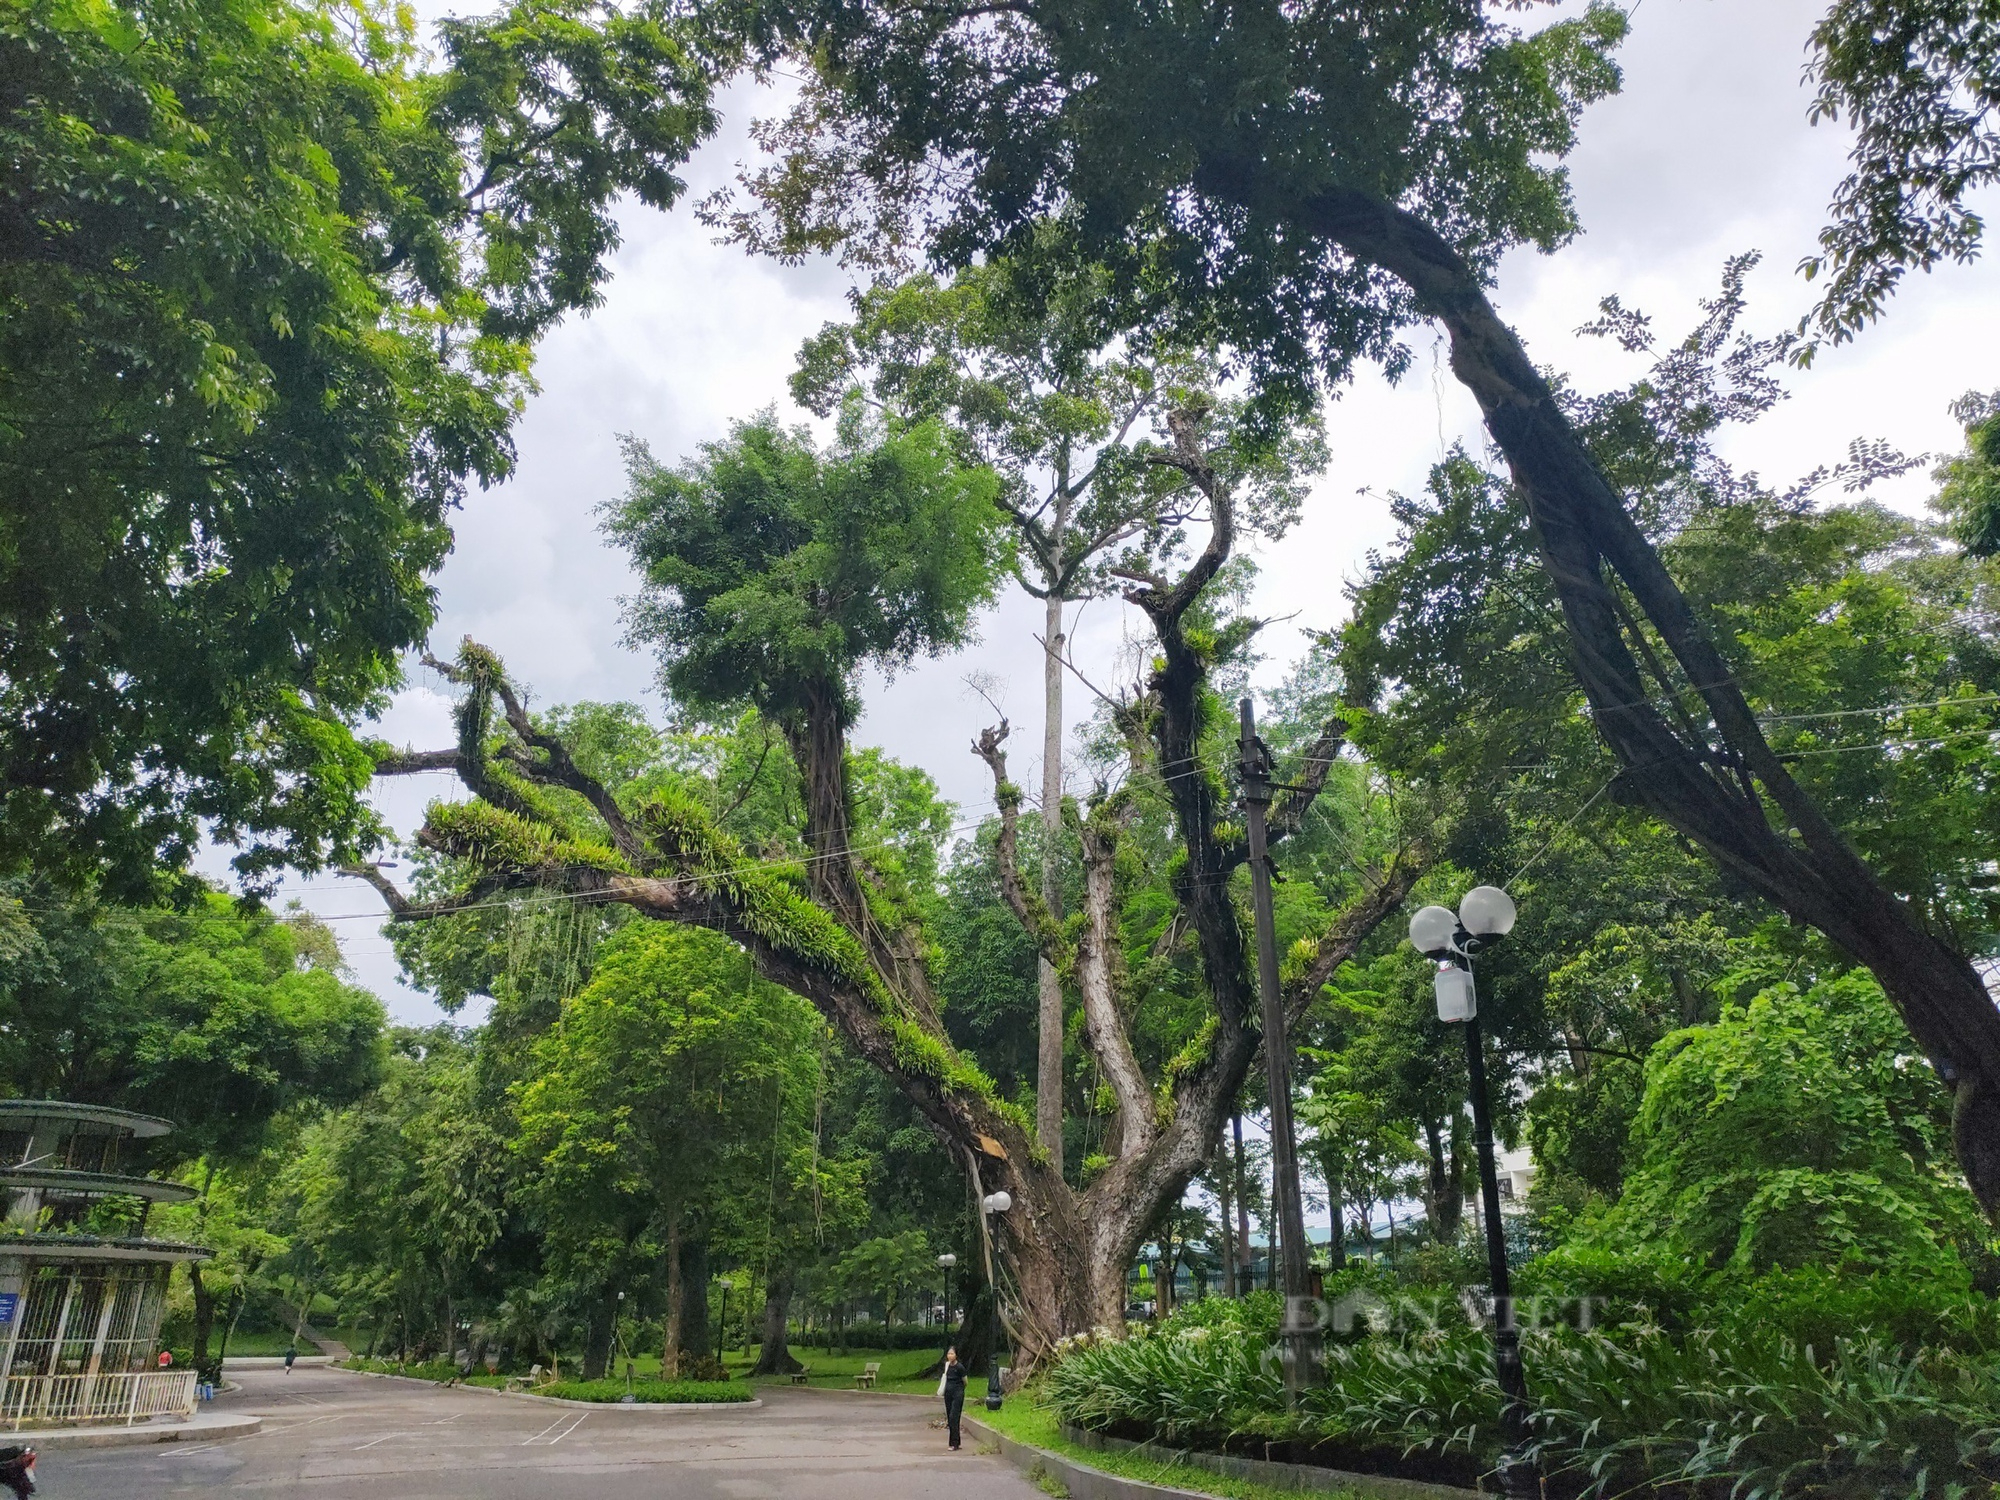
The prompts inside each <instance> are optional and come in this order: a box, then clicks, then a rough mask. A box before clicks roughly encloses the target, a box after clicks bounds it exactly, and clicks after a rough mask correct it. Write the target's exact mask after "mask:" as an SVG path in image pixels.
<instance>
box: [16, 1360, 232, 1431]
mask: <svg viewBox="0 0 2000 1500" xmlns="http://www.w3.org/2000/svg"><path fill="white" fill-rule="evenodd" d="M194 1398H195V1382H194V1371H193V1370H101V1371H99V1372H98V1373H97V1374H95V1375H88V1374H86V1375H10V1376H8V1377H7V1386H6V1390H5V1391H4V1392H0V1426H5V1427H8V1428H12V1429H14V1430H17V1431H18V1430H19V1429H20V1428H23V1427H68V1426H72V1425H76V1424H80V1423H86V1422H89V1423H99V1424H118V1423H122V1424H124V1425H125V1426H128V1427H129V1426H130V1425H131V1424H132V1423H134V1422H142V1421H145V1420H147V1419H148V1418H152V1417H167V1418H171V1419H173V1420H176V1421H185V1420H186V1419H187V1418H188V1417H191V1416H192V1415H194Z"/></svg>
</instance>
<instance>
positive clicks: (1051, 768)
mask: <svg viewBox="0 0 2000 1500" xmlns="http://www.w3.org/2000/svg"><path fill="white" fill-rule="evenodd" d="M1046 603H1047V609H1046V611H1045V615H1044V630H1045V634H1044V636H1043V640H1044V642H1045V643H1046V644H1045V649H1044V650H1043V653H1042V902H1043V904H1044V905H1045V906H1047V907H1048V909H1049V914H1050V915H1051V916H1054V917H1058V918H1060V917H1061V915H1062V905H1061V901H1062V865H1061V859H1060V853H1061V850H1062V791H1063V678H1062V674H1063V663H1062V656H1063V600H1062V593H1061V591H1060V590H1059V589H1054V588H1052V589H1050V590H1049V597H1048V599H1047V601H1046ZM1036 985H1037V991H1036V994H1037V1001H1038V1004H1037V1008H1036V1033H1035V1038H1036V1040H1035V1134H1036V1137H1037V1138H1038V1139H1039V1140H1040V1141H1041V1144H1042V1149H1043V1150H1044V1151H1046V1152H1048V1154H1049V1161H1050V1162H1051V1163H1052V1164H1053V1165H1054V1167H1055V1171H1056V1175H1057V1176H1058V1177H1060V1176H1061V1175H1062V1169H1063V994H1062V981H1061V979H1060V978H1058V977H1057V975H1056V969H1055V965H1054V964H1052V963H1050V962H1049V961H1048V959H1046V958H1043V959H1040V960H1039V961H1038V964H1037V969H1036Z"/></svg>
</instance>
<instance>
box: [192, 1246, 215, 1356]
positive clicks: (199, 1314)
mask: <svg viewBox="0 0 2000 1500" xmlns="http://www.w3.org/2000/svg"><path fill="white" fill-rule="evenodd" d="M188 1289H189V1290H190V1291H192V1292H193V1293H194V1353H193V1358H194V1367H195V1371H196V1373H197V1374H198V1375H199V1376H200V1377H201V1378H202V1379H203V1380H213V1379H215V1377H216V1374H217V1371H218V1366H219V1362H218V1361H212V1360H210V1359H209V1357H208V1341H209V1338H210V1337H211V1336H212V1335H213V1334H214V1332H215V1296H214V1294H213V1293H212V1292H210V1291H209V1289H208V1283H207V1282H205V1281H204V1280H203V1279H202V1275H201V1262H200V1261H197V1260H191V1261H189V1262H188Z"/></svg>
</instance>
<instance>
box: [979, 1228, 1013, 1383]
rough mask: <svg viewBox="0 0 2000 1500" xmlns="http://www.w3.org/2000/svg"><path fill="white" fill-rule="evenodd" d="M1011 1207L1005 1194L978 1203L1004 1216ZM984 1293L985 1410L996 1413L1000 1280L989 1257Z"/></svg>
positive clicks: (998, 1364) (988, 1240)
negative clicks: (987, 1320)
mask: <svg viewBox="0 0 2000 1500" xmlns="http://www.w3.org/2000/svg"><path fill="white" fill-rule="evenodd" d="M1013 1206H1014V1198H1013V1195H1012V1194H1011V1193H1007V1192H998V1193H988V1194H987V1195H986V1196H985V1198H984V1199H982V1200H981V1202H980V1207H982V1208H984V1209H985V1210H986V1212H987V1213H988V1214H1004V1213H1005V1212H1007V1210H1008V1209H1010V1208H1012V1207H1013ZM987 1243H988V1244H991V1243H992V1235H991V1234H990V1233H989V1234H988V1235H987ZM986 1291H987V1295H988V1296H989V1297H990V1298H991V1299H992V1305H991V1308H990V1316H991V1318H992V1322H991V1324H990V1325H989V1327H988V1329H987V1337H988V1339H989V1340H990V1341H991V1343H992V1345H993V1357H992V1362H991V1364H990V1365H989V1367H988V1373H987V1376H986V1409H987V1410H988V1411H998V1410H1000V1279H999V1278H998V1277H997V1276H995V1275H994V1274H993V1265H992V1261H991V1258H990V1256H989V1259H988V1262H987V1267H986Z"/></svg>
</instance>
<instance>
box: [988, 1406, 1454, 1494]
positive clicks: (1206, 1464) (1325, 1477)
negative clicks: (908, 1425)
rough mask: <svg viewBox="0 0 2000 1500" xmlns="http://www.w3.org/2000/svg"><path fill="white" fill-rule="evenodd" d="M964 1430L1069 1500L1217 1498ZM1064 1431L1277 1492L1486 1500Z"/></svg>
mask: <svg viewBox="0 0 2000 1500" xmlns="http://www.w3.org/2000/svg"><path fill="white" fill-rule="evenodd" d="M961 1425H962V1426H963V1427H964V1428H965V1429H966V1430H967V1431H969V1432H971V1433H973V1434H974V1435H975V1436H977V1437H980V1438H984V1439H986V1440H987V1441H989V1442H994V1443H998V1444H999V1445H1000V1452H1001V1455H1002V1456H1003V1457H1005V1458H1006V1460H1007V1461H1008V1462H1009V1463H1011V1464H1013V1465H1014V1467H1015V1468H1017V1469H1020V1470H1022V1471H1024V1472H1025V1473H1027V1474H1029V1475H1030V1476H1039V1475H1043V1474H1046V1475H1050V1476H1052V1477H1054V1478H1056V1479H1059V1480H1061V1481H1062V1483H1063V1484H1064V1485H1065V1486H1066V1487H1067V1488H1068V1490H1069V1493H1070V1500H1146V1497H1147V1496H1152V1495H1181V1496H1194V1497H1198V1500H1216V1497H1215V1496H1214V1495H1212V1494H1209V1493H1207V1492H1206V1491H1202V1490H1183V1489H1176V1488H1174V1487H1173V1486H1171V1485H1164V1484H1149V1483H1147V1482H1146V1481H1145V1480H1142V1479H1125V1478H1121V1477H1120V1476H1119V1475H1116V1474H1107V1473H1105V1472H1104V1471H1103V1470H1101V1469H1093V1468H1091V1467H1089V1466H1088V1465H1086V1464H1080V1463H1078V1462H1077V1461H1076V1460H1074V1459H1072V1458H1066V1457H1064V1456H1063V1455H1061V1454H1059V1453H1050V1452H1049V1451H1047V1450H1046V1449H1043V1448H1034V1447H1030V1446H1029V1445H1028V1444H1026V1443H1023V1442H1019V1441H1017V1440H1016V1439H1014V1438H1010V1437H1008V1436H1007V1435H1006V1434H1005V1433H1002V1432H996V1431H995V1430H994V1429H993V1428H991V1427H988V1426H987V1425H986V1424H985V1423H984V1422H981V1421H978V1420H976V1419H975V1418H972V1417H966V1418H964V1419H963V1420H962V1423H961ZM1062 1431H1063V1437H1064V1438H1065V1439H1067V1440H1068V1441H1070V1442H1072V1443H1075V1444H1077V1445H1078V1446H1079V1447H1085V1448H1095V1449H1097V1450H1098V1451H1099V1452H1106V1453H1132V1454H1136V1455H1138V1456H1139V1457H1141V1458H1146V1459H1150V1460H1152V1461H1154V1462H1157V1463H1163V1464H1182V1465H1185V1466H1187V1467H1189V1468H1196V1469H1204V1470H1206V1471H1207V1472H1209V1473H1211V1474H1221V1475H1224V1476H1226V1477H1228V1478H1232V1479H1248V1480H1252V1481H1254V1482H1255V1483H1258V1484H1268V1485H1270V1486H1271V1487H1272V1488H1274V1489H1285V1490H1306V1491H1338V1490H1346V1491H1348V1492H1349V1493H1352V1494H1357V1495H1364V1496H1367V1497H1369V1500H1482V1497H1481V1496H1480V1493H1479V1491H1477V1490H1466V1489H1459V1488H1458V1487H1456V1486H1454V1485H1448V1484H1427V1483H1424V1482H1423V1481H1421V1480H1415V1479H1395V1478H1392V1477H1390V1476H1388V1475H1385V1474H1350V1473H1348V1472H1347V1471H1346V1470H1344V1469H1315V1468H1311V1467H1308V1466H1307V1465H1305V1464H1283V1463H1270V1462H1267V1461H1265V1460H1263V1459H1255V1458H1235V1457H1231V1456H1230V1455H1228V1454H1221V1453H1202V1452H1198V1451H1193V1450H1182V1449H1178V1448H1164V1447H1161V1446H1160V1445H1158V1444H1156V1443H1134V1442H1128V1441H1126V1440H1124V1439H1122V1438H1107V1437H1101V1436H1099V1435H1098V1434H1096V1433H1089V1432H1083V1431H1081V1430H1080V1429H1078V1428H1074V1427H1065V1428H1064V1429H1063V1430H1062Z"/></svg>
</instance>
